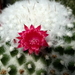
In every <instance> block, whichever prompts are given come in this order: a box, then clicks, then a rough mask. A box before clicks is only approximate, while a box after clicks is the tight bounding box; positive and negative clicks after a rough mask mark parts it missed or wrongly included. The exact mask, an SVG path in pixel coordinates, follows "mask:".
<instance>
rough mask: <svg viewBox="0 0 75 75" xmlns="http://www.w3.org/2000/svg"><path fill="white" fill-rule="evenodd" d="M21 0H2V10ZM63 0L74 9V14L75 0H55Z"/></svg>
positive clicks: (74, 11)
mask: <svg viewBox="0 0 75 75" xmlns="http://www.w3.org/2000/svg"><path fill="white" fill-rule="evenodd" d="M16 1H19V0H0V12H1V9H4V8H5V7H6V6H7V5H8V4H13V3H14V2H16ZM55 1H61V3H62V4H64V5H65V6H69V7H70V8H71V9H72V10H73V14H74V15H75V0H55Z"/></svg>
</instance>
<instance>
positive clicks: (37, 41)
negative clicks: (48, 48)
mask: <svg viewBox="0 0 75 75" xmlns="http://www.w3.org/2000/svg"><path fill="white" fill-rule="evenodd" d="M36 44H37V45H38V44H39V40H38V39H35V38H34V39H32V40H30V45H36Z"/></svg>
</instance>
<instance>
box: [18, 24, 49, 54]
mask: <svg viewBox="0 0 75 75" xmlns="http://www.w3.org/2000/svg"><path fill="white" fill-rule="evenodd" d="M24 29H25V31H22V32H21V33H18V34H19V35H20V36H19V37H17V39H19V42H18V43H19V45H18V48H21V47H23V49H24V51H26V50H28V52H29V54H32V53H35V54H36V55H38V54H39V52H40V50H41V48H42V47H47V46H48V44H47V42H46V40H45V38H46V37H47V36H48V34H47V31H43V30H40V29H41V25H40V26H38V27H37V28H34V26H33V25H31V26H30V28H28V27H27V26H26V25H24Z"/></svg>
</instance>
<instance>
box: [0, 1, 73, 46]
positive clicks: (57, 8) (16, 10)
mask: <svg viewBox="0 0 75 75" xmlns="http://www.w3.org/2000/svg"><path fill="white" fill-rule="evenodd" d="M70 15H72V10H71V9H70V8H69V7H67V8H65V7H64V6H63V5H61V4H60V3H57V2H55V1H49V0H25V1H18V2H16V3H15V4H13V5H9V6H8V7H7V8H5V9H4V10H3V11H2V14H0V24H1V25H2V26H1V27H0V36H1V38H2V39H3V40H4V42H6V41H7V40H9V39H10V40H11V44H12V40H13V39H15V37H17V36H18V32H21V31H23V30H24V28H23V27H24V24H25V25H27V26H28V27H30V25H31V24H33V25H34V26H35V27H37V26H38V25H41V27H42V30H47V33H48V34H49V36H48V37H47V38H46V40H47V42H48V43H49V45H50V46H58V45H63V43H64V41H63V40H62V39H56V36H58V37H62V36H64V35H66V33H65V32H68V30H66V29H65V26H66V25H68V26H69V27H72V25H71V24H72V22H73V21H74V18H73V17H70ZM69 24H70V25H69ZM68 35H69V36H71V34H68ZM55 41H56V44H54V42H55ZM0 44H2V43H0ZM12 46H14V44H12Z"/></svg>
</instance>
